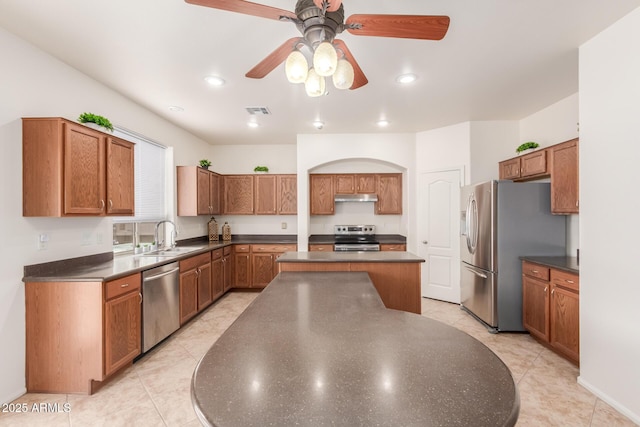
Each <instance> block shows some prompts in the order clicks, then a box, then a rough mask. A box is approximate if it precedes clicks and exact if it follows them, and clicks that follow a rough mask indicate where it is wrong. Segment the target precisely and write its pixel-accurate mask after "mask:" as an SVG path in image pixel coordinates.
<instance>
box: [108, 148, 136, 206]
mask: <svg viewBox="0 0 640 427" xmlns="http://www.w3.org/2000/svg"><path fill="white" fill-rule="evenodd" d="M133 151H134V144H133V143H131V142H129V141H123V140H121V139H117V138H107V214H109V215H133V214H134V204H135V197H134V194H135V173H134V162H133Z"/></svg>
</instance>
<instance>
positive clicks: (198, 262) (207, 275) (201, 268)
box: [180, 252, 213, 325]
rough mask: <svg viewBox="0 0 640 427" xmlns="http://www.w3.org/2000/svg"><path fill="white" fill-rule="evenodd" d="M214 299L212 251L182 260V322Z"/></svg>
mask: <svg viewBox="0 0 640 427" xmlns="http://www.w3.org/2000/svg"><path fill="white" fill-rule="evenodd" d="M212 301H213V294H212V291H211V252H207V253H204V254H200V255H196V256H193V257H191V258H187V259H185V260H182V261H180V324H181V325H183V324H184V323H186V322H187V321H188V320H189V319H191V318H192V317H193V316H195V315H196V314H198V312H200V311H201V310H203V309H204V308H206V307H207V306H208V305H209V304H211V302H212Z"/></svg>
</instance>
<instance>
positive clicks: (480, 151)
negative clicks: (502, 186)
mask: <svg viewBox="0 0 640 427" xmlns="http://www.w3.org/2000/svg"><path fill="white" fill-rule="evenodd" d="M469 132H470V141H471V144H470V148H471V170H470V171H469V175H470V181H471V183H472V184H475V183H479V182H485V181H491V180H492V179H498V176H499V169H498V162H500V161H502V160H504V159H508V158H509V157H513V156H514V154H515V150H516V147H517V146H518V145H520V144H519V143H518V122H517V121H496V120H494V121H483V122H478V121H477V122H471V125H470V129H469Z"/></svg>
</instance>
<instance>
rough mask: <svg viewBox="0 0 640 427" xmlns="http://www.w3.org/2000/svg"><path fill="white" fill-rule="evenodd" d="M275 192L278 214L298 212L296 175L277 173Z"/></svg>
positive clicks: (294, 213)
mask: <svg viewBox="0 0 640 427" xmlns="http://www.w3.org/2000/svg"><path fill="white" fill-rule="evenodd" d="M276 194H277V202H278V214H280V215H296V214H297V213H298V177H297V176H296V175H278V181H277V188H276Z"/></svg>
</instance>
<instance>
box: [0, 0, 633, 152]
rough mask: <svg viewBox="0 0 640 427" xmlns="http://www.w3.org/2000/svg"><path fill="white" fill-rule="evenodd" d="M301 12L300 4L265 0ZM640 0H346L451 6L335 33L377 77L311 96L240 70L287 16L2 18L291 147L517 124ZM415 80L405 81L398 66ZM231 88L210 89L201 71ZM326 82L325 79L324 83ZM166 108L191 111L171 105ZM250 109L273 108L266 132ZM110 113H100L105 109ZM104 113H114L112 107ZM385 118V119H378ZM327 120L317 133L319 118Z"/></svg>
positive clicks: (112, 83)
mask: <svg viewBox="0 0 640 427" xmlns="http://www.w3.org/2000/svg"><path fill="white" fill-rule="evenodd" d="M259 2H260V3H262V4H267V5H270V6H274V7H278V8H281V9H286V10H294V8H295V0H262V1H259ZM639 6H640V0H616V1H609V0H561V1H558V0H536V1H532V0H529V1H525V0H393V1H389V0H387V1H382V0H344V8H345V15H346V16H347V17H348V16H349V15H352V14H356V13H376V14H422V15H448V16H449V17H450V18H451V25H450V27H449V32H448V33H447V35H446V36H445V38H444V39H443V40H441V41H423V40H406V39H390V38H378V37H358V36H354V35H351V34H349V33H347V32H345V33H343V34H342V35H341V36H340V38H341V39H342V40H344V41H345V42H346V43H347V45H348V47H349V48H350V50H351V52H352V54H353V55H354V57H355V58H356V59H357V61H358V63H359V64H360V66H361V67H362V69H363V71H364V73H365V74H366V76H367V78H368V79H369V84H368V85H366V86H364V87H362V88H360V89H357V90H354V91H338V90H336V89H333V88H332V87H331V88H330V89H329V94H328V95H327V96H324V97H320V98H308V97H307V96H306V94H305V92H304V88H303V86H301V85H293V84H290V83H288V81H287V79H286V77H285V76H284V66H283V65H280V66H279V67H277V68H276V69H275V70H274V71H273V72H271V74H269V75H268V76H267V77H265V78H264V79H261V80H253V79H248V78H245V77H244V74H245V73H246V72H247V71H248V70H249V69H251V68H252V67H253V66H254V65H256V64H257V63H258V62H260V61H261V60H262V59H263V58H264V57H265V56H266V55H268V54H269V53H270V52H271V51H273V50H274V49H275V48H276V47H278V46H280V44H282V43H283V42H284V41H285V40H287V39H288V38H291V37H296V36H298V35H299V33H298V32H297V29H296V27H295V26H294V25H293V24H291V23H286V22H279V21H275V20H269V19H264V18H258V17H255V16H248V15H241V14H237V13H232V12H225V11H221V10H214V9H209V8H204V7H201V6H194V5H190V4H187V3H185V2H184V1H183V0H101V1H97V0H55V1H43V0H0V25H2V26H3V27H5V28H6V29H7V30H9V31H10V32H12V33H14V34H16V35H18V36H19V37H22V38H23V39H25V40H27V41H29V42H31V43H32V44H34V45H36V46H38V47H39V48H41V49H42V50H44V51H46V52H49V53H50V54H51V55H53V56H55V57H57V58H59V59H60V60H62V61H64V62H65V63H67V64H69V65H71V66H73V67H74V68H76V69H78V70H80V71H81V72H83V73H85V74H87V75H89V76H91V77H92V78H94V79H95V80H97V81H100V82H102V83H104V84H105V85H107V86H109V87H111V88H113V89H114V90H116V91H118V92H120V93H121V94H123V95H125V96H127V97H128V98H130V99H132V100H133V101H135V102H137V103H138V104H140V105H142V106H144V107H146V108H148V109H149V110H151V111H153V112H155V113H157V114H158V115H159V116H162V117H164V118H165V119H167V120H169V121H171V122H173V123H175V124H176V125H178V126H180V127H182V128H184V129H186V130H188V131H190V132H191V133H193V134H195V135H197V136H199V137H201V138H202V139H204V140H205V141H207V142H209V143H211V144H261V143H268V144H287V143H291V144H293V143H295V142H296V134H298V133H316V132H325V133H356V132H357V133H369V132H394V133H395V132H419V131H425V130H429V129H434V128H438V127H442V126H447V125H451V124H455V123H460V122H464V121H469V120H517V119H521V118H522V117H525V116H527V115H529V114H531V113H534V112H536V111H538V110H540V109H541V108H544V107H545V106H548V105H550V104H552V103H554V102H556V101H559V100H561V99H562V98H564V97H566V96H569V95H571V94H573V93H575V92H577V90H578V47H579V46H580V45H581V44H582V43H584V42H585V41H587V40H588V39H590V38H591V37H593V36H594V35H596V34H597V33H598V32H600V31H602V30H603V29H604V28H606V27H607V26H609V25H611V24H612V23H613V22H615V21H616V20H618V19H620V18H621V17H622V16H624V15H625V14H627V13H628V12H630V11H631V10H633V9H635V8H637V7H639ZM405 72H413V73H416V74H418V75H419V79H418V81H416V82H415V83H414V84H412V85H411V86H405V87H401V86H400V85H398V84H397V83H396V82H395V77H396V76H397V75H399V74H401V73H405ZM210 74H215V75H219V76H221V77H222V78H224V79H225V80H226V82H227V84H226V85H225V86H223V87H218V88H216V87H211V86H209V85H208V84H207V83H206V82H205V81H204V77H205V76H207V75H210ZM329 86H330V85H329ZM170 105H178V106H180V107H182V108H184V111H183V112H172V111H169V109H168V107H169V106H170ZM249 106H266V107H268V108H269V109H270V110H271V113H272V115H270V116H259V117H257V121H258V122H259V124H260V127H259V128H257V129H249V128H248V127H247V126H246V123H247V121H248V120H249V118H250V116H249V114H248V113H247V112H246V111H245V107H249ZM96 113H98V114H101V112H96ZM105 115H107V114H105ZM379 118H386V119H388V120H389V121H390V126H388V127H387V128H386V129H384V130H381V129H379V128H378V127H377V126H376V124H375V122H376V121H377V120H378V119H379ZM316 119H320V120H322V121H324V122H325V126H324V128H323V129H322V130H316V129H315V128H313V126H312V122H313V120H316Z"/></svg>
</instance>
